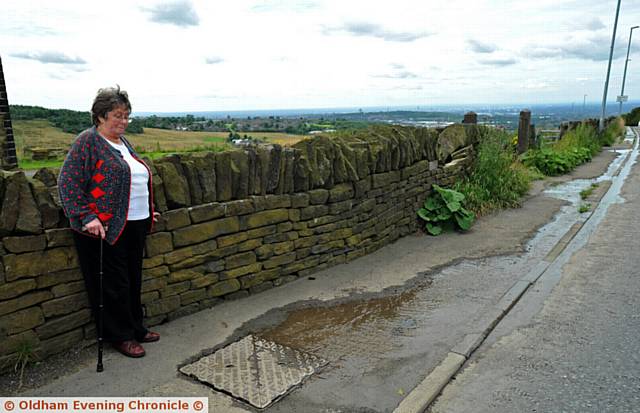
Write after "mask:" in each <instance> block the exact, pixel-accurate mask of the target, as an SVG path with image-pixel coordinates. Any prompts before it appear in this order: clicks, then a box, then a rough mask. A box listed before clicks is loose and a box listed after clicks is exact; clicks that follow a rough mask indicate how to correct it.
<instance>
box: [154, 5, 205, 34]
mask: <svg viewBox="0 0 640 413" xmlns="http://www.w3.org/2000/svg"><path fill="white" fill-rule="evenodd" d="M143 10H144V11H146V12H148V13H149V14H150V15H151V16H150V20H151V21H153V22H156V23H166V24H173V25H176V26H179V27H187V26H197V25H198V24H199V23H200V18H199V17H198V13H196V10H195V9H194V8H193V4H191V1H190V0H177V1H173V2H165V3H159V4H156V5H155V6H154V7H150V8H143Z"/></svg>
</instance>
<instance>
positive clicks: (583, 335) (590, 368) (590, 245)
mask: <svg viewBox="0 0 640 413" xmlns="http://www.w3.org/2000/svg"><path fill="white" fill-rule="evenodd" d="M621 197H622V199H620V200H618V202H621V203H612V204H611V205H609V208H608V210H607V211H606V215H604V217H603V219H602V221H601V222H600V224H599V225H598V226H597V227H596V228H594V232H593V233H592V234H591V236H590V237H588V240H586V243H585V245H584V247H582V248H580V249H577V250H576V251H573V254H572V255H571V256H570V257H569V258H568V260H567V263H566V264H564V266H562V268H560V269H559V273H558V274H549V276H548V277H544V276H543V277H541V278H540V279H539V281H538V283H536V284H535V285H534V286H533V287H532V289H531V290H530V292H528V293H527V294H526V295H525V296H524V297H523V298H522V299H521V301H520V302H519V303H518V304H517V305H516V307H514V309H512V311H511V313H510V314H509V315H508V316H507V317H506V318H505V319H504V320H503V321H502V322H501V323H500V325H499V326H498V327H497V328H496V330H494V332H493V333H492V335H491V336H490V337H489V338H488V339H487V341H486V342H485V344H484V345H483V346H481V347H480V348H479V349H478V350H477V351H476V353H474V355H473V356H472V357H471V359H470V360H469V361H468V362H467V365H466V367H463V370H462V371H461V372H460V373H459V374H458V375H457V376H456V377H455V380H453V381H452V382H451V383H450V384H449V385H448V386H447V387H446V389H445V390H444V392H443V393H442V395H441V396H440V397H439V398H438V399H437V400H436V402H435V403H434V404H433V405H432V406H431V408H430V410H429V411H430V412H433V413H456V412H477V413H481V412H492V413H496V412H497V413H500V412H509V413H511V412H616V413H622V412H638V411H640V352H639V343H640V294H638V292H639V291H640V266H639V264H640V259H639V258H638V251H640V165H638V164H636V165H634V166H633V167H632V168H631V172H630V174H629V175H628V177H627V179H626V180H625V184H624V186H623V187H622V191H621ZM554 286H555V287H554ZM532 310H533V311H532Z"/></svg>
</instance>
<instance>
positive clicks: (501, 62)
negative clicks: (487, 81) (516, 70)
mask: <svg viewBox="0 0 640 413" xmlns="http://www.w3.org/2000/svg"><path fill="white" fill-rule="evenodd" d="M479 62H480V63H482V64H483V65H487V66H499V67H504V66H510V65H513V64H516V62H517V61H516V59H514V58H512V57H488V58H485V59H480V60H479Z"/></svg>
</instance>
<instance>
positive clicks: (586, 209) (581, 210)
mask: <svg viewBox="0 0 640 413" xmlns="http://www.w3.org/2000/svg"><path fill="white" fill-rule="evenodd" d="M589 210H591V204H590V203H588V202H587V203H585V204H580V207H579V208H578V212H579V213H581V214H583V213H585V212H589Z"/></svg>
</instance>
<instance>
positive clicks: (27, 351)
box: [13, 341, 36, 389]
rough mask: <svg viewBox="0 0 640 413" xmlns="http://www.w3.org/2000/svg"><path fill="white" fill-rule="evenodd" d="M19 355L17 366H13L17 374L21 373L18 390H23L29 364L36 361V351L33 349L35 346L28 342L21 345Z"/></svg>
mask: <svg viewBox="0 0 640 413" xmlns="http://www.w3.org/2000/svg"><path fill="white" fill-rule="evenodd" d="M17 354H18V360H16V364H15V365H14V366H13V370H14V371H15V372H18V370H19V371H20V373H19V382H18V389H21V388H22V384H23V380H24V369H25V368H26V367H27V365H28V364H29V363H32V362H34V361H36V355H35V349H34V348H33V344H32V343H30V342H28V341H24V342H22V343H20V344H19V346H18V351H17Z"/></svg>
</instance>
